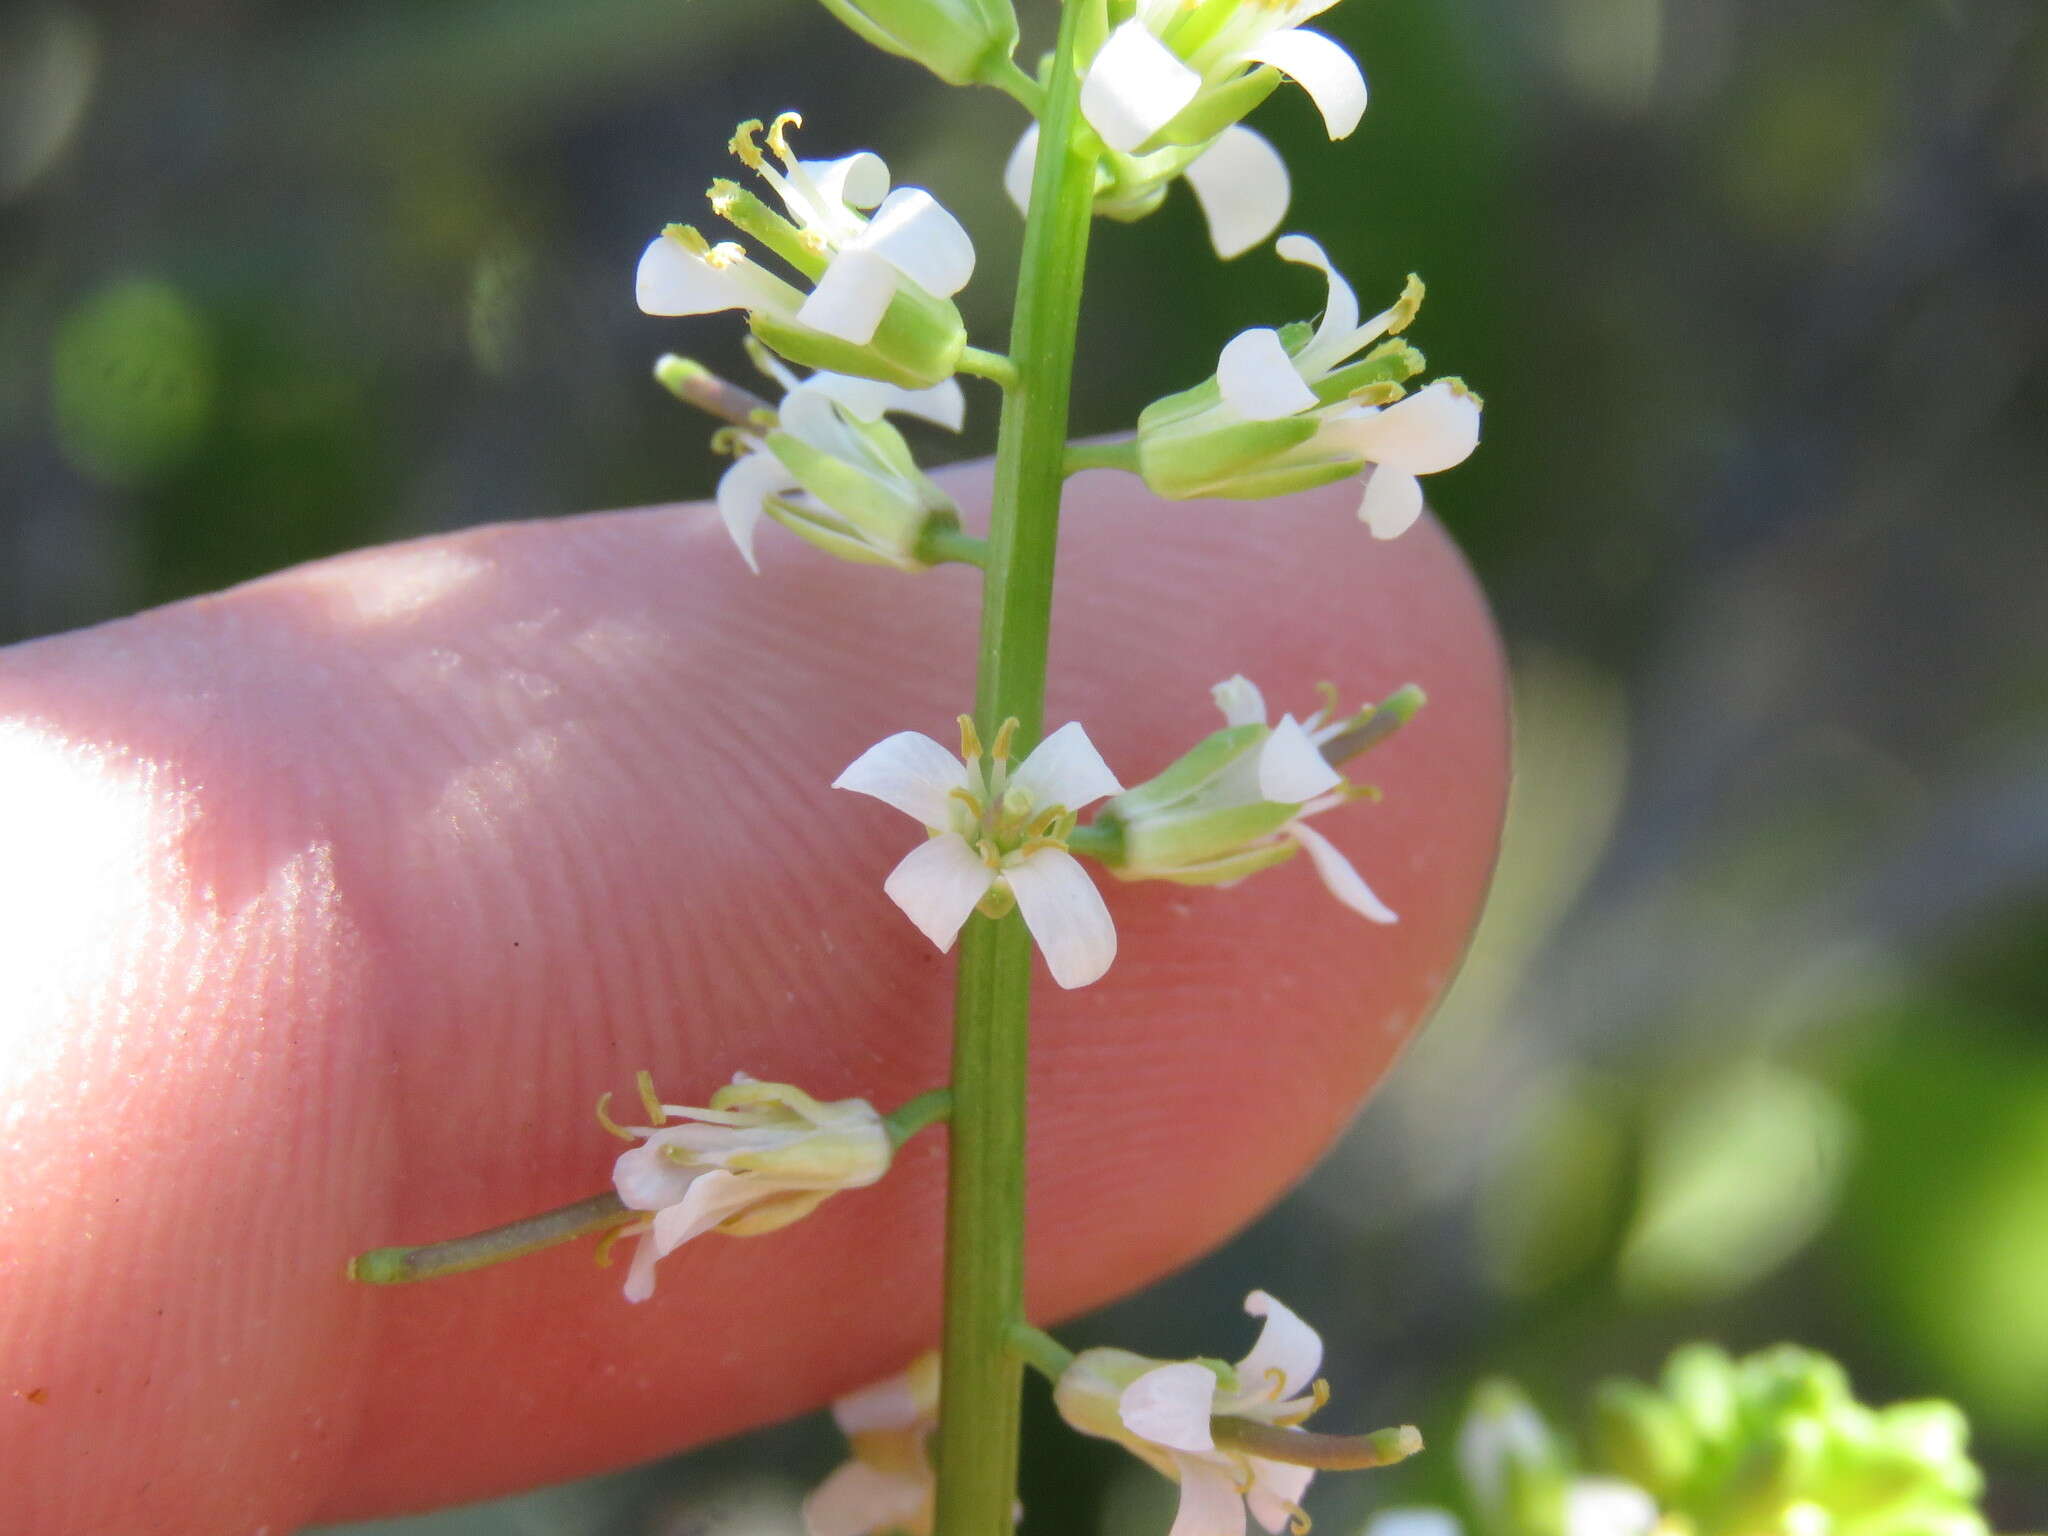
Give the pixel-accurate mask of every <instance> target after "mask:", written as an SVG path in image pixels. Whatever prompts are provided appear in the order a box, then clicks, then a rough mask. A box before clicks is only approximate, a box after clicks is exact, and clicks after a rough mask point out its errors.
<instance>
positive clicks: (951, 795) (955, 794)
mask: <svg viewBox="0 0 2048 1536" xmlns="http://www.w3.org/2000/svg"><path fill="white" fill-rule="evenodd" d="M946 798H947V799H948V800H958V801H959V802H960V803H961V804H962V805H964V806H966V807H967V809H968V810H970V811H972V812H973V813H974V819H975V820H976V821H980V820H981V801H980V800H978V799H977V798H975V794H974V791H973V790H971V789H967V788H964V787H962V786H961V785H958V784H956V785H954V786H953V787H952V788H951V789H949V790H947V791H946Z"/></svg>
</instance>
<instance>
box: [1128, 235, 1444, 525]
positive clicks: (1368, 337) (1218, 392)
mask: <svg viewBox="0 0 2048 1536" xmlns="http://www.w3.org/2000/svg"><path fill="white" fill-rule="evenodd" d="M1275 248H1276V250H1277V251H1278V252H1279V254H1280V255H1281V256H1282V257H1284V258H1285V259H1286V260H1288V261H1292V262H1298V263H1300V264H1302V265H1304V266H1311V267H1315V268H1317V269H1319V270H1320V271H1321V272H1322V273H1323V275H1324V277H1325V278H1326V279H1327V282H1328V289H1329V296H1328V299H1327V301H1326V302H1325V304H1324V307H1323V316H1322V320H1321V322H1320V323H1319V324H1318V325H1317V326H1316V328H1315V330H1314V332H1313V333H1310V332H1309V330H1308V328H1307V327H1306V326H1291V327H1289V328H1288V330H1287V332H1285V333H1283V332H1279V331H1274V330H1271V329H1267V328H1264V327H1260V328H1256V329H1253V330H1248V331H1244V332H1241V333H1240V334H1239V335H1237V336H1234V337H1232V338H1231V340H1230V341H1229V342H1228V343H1227V344H1226V345H1225V346H1224V348H1223V350H1222V353H1221V354H1220V355H1219V356H1218V358H1217V361H1216V374H1215V377H1214V378H1213V379H1212V380H1210V381H1209V382H1208V383H1207V384H1204V385H1199V386H1197V387H1196V388H1195V389H1192V390H1189V391H1186V392H1185V393H1184V394H1181V395H1176V396H1170V397H1169V398H1167V399H1165V400H1162V401H1159V402H1156V403H1155V404H1154V405H1152V406H1150V407H1148V408H1147V410H1146V411H1145V413H1144V415H1142V416H1141V417H1140V418H1139V422H1138V459H1139V467H1140V472H1141V473H1142V474H1143V475H1144V477H1145V480H1146V482H1147V484H1149V485H1151V486H1152V488H1153V489H1154V490H1156V491H1159V492H1160V493H1161V494H1162V495H1167V496H1177V497H1185V496H1203V495H1208V496H1261V495H1278V494H1281V493H1282V492H1285V491H1291V490H1300V489H1304V488H1306V487H1308V486H1310V485H1317V484H1326V483H1328V482H1329V481H1332V480H1339V479H1344V478H1346V477H1347V476H1349V475H1352V474H1355V473H1358V472H1359V471H1360V470H1363V471H1365V473H1366V482H1365V492H1364V495H1363V497H1362V499H1361V501H1360V503H1359V509H1358V515H1359V517H1360V518H1361V519H1362V520H1363V521H1364V522H1365V523H1366V525H1367V526H1368V527H1369V528H1370V529H1371V530H1372V532H1373V534H1374V536H1375V537H1377V538H1382V539H1391V538H1395V537H1397V536H1398V535H1400V534H1401V533H1404V532H1405V531H1407V529H1408V528H1409V527H1410V526H1412V525H1413V524H1414V522H1415V520H1416V518H1417V517H1419V516H1420V515H1421V513H1422V487H1421V485H1420V484H1419V483H1418V482H1417V479H1416V477H1417V476H1418V475H1428V474H1435V473H1437V472H1438V471H1440V470H1445V469H1450V468H1452V467H1453V466H1454V465H1458V464H1462V463H1463V462H1464V461H1465V460H1466V459H1467V458H1468V457H1470V456H1471V453H1472V450H1473V449H1474V448H1476V447H1477V446H1478V443H1479V418H1480V405H1481V402H1480V400H1479V397H1478V396H1476V395H1475V394H1473V393H1472V391H1471V390H1469V389H1467V388H1466V387H1465V386H1464V384H1462V383H1461V382H1459V381H1458V380H1456V379H1439V380H1437V381H1436V382H1435V383H1433V384H1430V385H1428V386H1427V387H1425V388H1423V389H1422V390H1420V391H1418V392H1417V393H1415V394H1412V395H1406V396H1405V397H1404V394H1403V390H1402V380H1404V379H1406V378H1408V377H1410V376H1412V375H1413V374H1414V373H1415V372H1417V371H1419V370H1420V369H1421V367H1422V359H1421V356H1420V354H1418V353H1416V352H1415V351H1414V349H1413V348H1411V347H1408V346H1406V345H1405V344H1400V343H1393V342H1386V344H1385V345H1382V346H1380V347H1377V348H1375V350H1374V351H1373V353H1372V354H1371V355H1369V356H1367V357H1366V358H1364V359H1362V360H1361V361H1359V362H1357V363H1353V362H1351V359H1352V358H1353V357H1354V356H1355V355H1356V354H1357V353H1359V352H1360V351H1362V350H1363V349H1364V348H1366V347H1368V346H1372V345H1373V344H1374V343H1375V342H1383V341H1385V340H1386V338H1389V337H1393V336H1397V335H1398V334H1399V333H1400V332H1401V331H1403V330H1405V329H1406V328H1407V326H1408V324H1409V322H1410V321H1412V320H1413V319H1414V317H1415V312H1416V310H1417V309H1418V308H1419V307H1420V305H1421V302H1422V285H1421V284H1420V283H1419V282H1417V281H1416V280H1415V279H1413V278H1410V279H1409V284H1408V288H1407V291H1406V292H1404V293H1403V294H1402V296H1401V299H1400V301H1399V302H1397V303H1395V304H1394V305H1392V306H1391V307H1390V308H1388V309H1386V310H1384V311H1382V312H1381V313H1380V314H1377V315H1375V316H1373V317H1372V318H1371V319H1370V320H1366V321H1364V322H1363V323H1361V322H1360V320H1359V314H1358V299H1357V296H1356V295H1355V294H1354V293H1353V292H1352V290H1351V286H1350V284H1348V283H1346V282H1345V281H1344V279H1343V277H1342V276H1341V275H1340V274H1339V273H1338V272H1337V270H1336V268H1335V267H1333V266H1332V265H1331V264H1330V260H1329V258H1328V257H1327V256H1326V255H1324V253H1323V249H1322V247H1321V246H1319V245H1317V244H1316V242H1315V241H1313V240H1311V239H1309V238H1308V237H1307V236H1305V235H1286V236H1283V237H1282V238H1281V239H1280V241H1279V242H1278V244H1277V245H1276V247H1275ZM1262 428H1263V429H1262ZM1218 445H1227V447H1228V449H1229V451H1227V452H1224V453H1222V454H1219V453H1218V452H1217V451H1216V450H1217V448H1218Z"/></svg>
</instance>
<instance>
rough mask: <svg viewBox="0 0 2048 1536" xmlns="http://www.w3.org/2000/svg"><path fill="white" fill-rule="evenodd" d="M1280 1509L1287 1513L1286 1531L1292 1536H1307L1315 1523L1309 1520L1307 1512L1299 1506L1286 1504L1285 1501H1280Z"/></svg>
mask: <svg viewBox="0 0 2048 1536" xmlns="http://www.w3.org/2000/svg"><path fill="white" fill-rule="evenodd" d="M1280 1507H1281V1508H1282V1509H1284V1510H1286V1511H1287V1529H1288V1530H1289V1531H1290V1532H1291V1533H1292V1536H1308V1533H1309V1531H1310V1530H1311V1529H1313V1528H1314V1525H1315V1522H1314V1521H1313V1520H1311V1519H1309V1517H1308V1511H1307V1510H1305V1509H1303V1508H1302V1507H1301V1506H1300V1505H1299V1504H1290V1503H1288V1502H1287V1500H1285V1499H1282V1500H1280Z"/></svg>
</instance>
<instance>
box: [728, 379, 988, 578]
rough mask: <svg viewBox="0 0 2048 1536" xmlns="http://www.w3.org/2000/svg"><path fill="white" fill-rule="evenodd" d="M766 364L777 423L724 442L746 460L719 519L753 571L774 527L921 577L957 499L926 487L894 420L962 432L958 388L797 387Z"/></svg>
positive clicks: (752, 426)
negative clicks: (935, 530)
mask: <svg viewBox="0 0 2048 1536" xmlns="http://www.w3.org/2000/svg"><path fill="white" fill-rule="evenodd" d="M756 360H757V361H758V362H759V363H760V364H761V366H762V367H763V368H764V369H765V370H766V371H767V372H768V373H769V375H770V376H771V377H773V378H774V379H775V381H776V382H777V383H779V384H780V385H782V387H783V389H784V391H785V393H784V395H783V397H782V404H781V406H780V407H779V408H778V409H777V410H775V411H774V412H773V413H772V416H770V417H768V418H767V419H763V420H756V421H753V422H750V423H749V424H748V425H746V426H742V427H732V428H728V429H726V430H724V431H722V432H721V433H720V434H719V436H718V437H717V438H715V439H714V440H713V441H714V442H722V443H723V444H725V445H727V446H730V447H731V448H732V449H733V451H734V453H735V454H736V457H735V458H734V460H733V463H732V467H731V468H729V469H727V470H726V472H725V473H724V474H723V475H722V476H720V477H719V481H718V513H719V516H720V517H721V518H723V519H724V521H725V528H726V531H727V532H728V533H730V534H731V535H732V541H733V543H735V544H737V545H738V546H739V551H740V554H741V555H742V556H743V557H744V558H745V560H746V562H747V565H748V566H749V567H750V568H751V569H753V570H755V571H759V570H760V569H761V567H760V565H759V563H758V562H757V561H756V560H755V558H754V531H755V529H756V527H757V526H758V525H759V524H760V521H761V519H762V518H763V517H772V518H773V519H775V521H777V522H779V523H781V524H782V525H783V526H784V527H785V528H788V529H789V530H790V531H791V532H792V533H794V534H796V535H798V536H799V537H800V538H803V539H805V540H808V541H809V542H810V543H812V544H815V545H817V546H818V547H819V548H821V549H823V550H826V551H827V552H828V553H831V554H835V555H838V556H840V557H841V558H843V559H847V560H855V561H860V562H863V563H866V564H871V565H893V566H895V567H897V568H898V569H899V570H907V571H914V570H921V569H923V562H921V561H920V560H919V559H918V545H919V543H920V541H921V540H922V538H923V537H924V535H925V533H926V532H927V530H929V529H930V528H932V527H934V526H939V527H954V528H957V527H958V526H959V516H958V511H957V509H956V508H955V507H954V505H953V499H952V498H951V497H950V496H948V495H947V494H946V493H945V492H944V491H942V490H940V489H939V488H938V487H937V486H936V485H934V484H932V482H931V481H930V480H929V479H928V478H926V476H925V475H924V473H923V472H922V471H921V470H919V468H918V467H917V462H916V460H914V459H913V458H912V457H911V456H910V449H909V447H908V446H907V445H906V444H905V443H904V441H903V434H902V433H900V432H898V431H897V430H896V429H895V428H894V427H892V426H890V425H889V424H888V422H886V421H884V420H883V419H882V417H883V414H884V413H885V412H888V411H898V412H902V413H903V414H905V415H910V416H921V417H923V418H924V419H925V420H926V421H929V422H931V423H933V424H934V425H936V426H941V427H944V428H946V429H947V430H948V431H953V432H957V431H959V430H960V423H961V420H962V419H963V417H964V416H965V414H966V403H965V401H964V400H963V398H962V396H961V393H960V381H959V380H957V379H947V380H946V381H945V382H944V383H941V384H934V385H933V386H931V388H929V389H914V390H913V389H902V388H899V387H898V386H896V385H894V384H884V383H882V382H881V381H879V380H877V379H856V378H850V377H848V376H847V375H845V374H838V373H814V374H812V375H811V376H810V377H809V378H807V379H802V380H799V379H798V378H797V377H796V376H795V375H794V374H792V373H791V372H790V371H789V370H788V369H786V368H784V367H782V366H781V365H780V364H779V363H777V362H776V361H775V360H774V359H773V358H772V357H769V356H767V355H766V353H765V352H760V353H759V354H758V356H757V358H756Z"/></svg>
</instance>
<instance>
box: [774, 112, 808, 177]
mask: <svg viewBox="0 0 2048 1536" xmlns="http://www.w3.org/2000/svg"><path fill="white" fill-rule="evenodd" d="M803 125H804V116H803V114H802V113H801V112H779V113H777V114H776V117H775V121H774V122H772V123H770V124H769V125H768V147H769V148H770V149H772V150H774V151H775V158H776V159H778V160H780V161H781V162H782V163H783V165H784V166H787V167H790V168H792V169H793V168H794V167H795V165H796V156H795V155H794V154H793V153H791V151H790V148H789V130H790V129H792V128H801V127H803Z"/></svg>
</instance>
